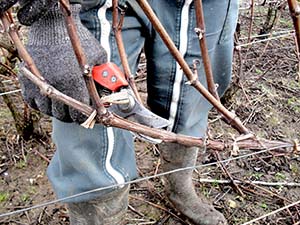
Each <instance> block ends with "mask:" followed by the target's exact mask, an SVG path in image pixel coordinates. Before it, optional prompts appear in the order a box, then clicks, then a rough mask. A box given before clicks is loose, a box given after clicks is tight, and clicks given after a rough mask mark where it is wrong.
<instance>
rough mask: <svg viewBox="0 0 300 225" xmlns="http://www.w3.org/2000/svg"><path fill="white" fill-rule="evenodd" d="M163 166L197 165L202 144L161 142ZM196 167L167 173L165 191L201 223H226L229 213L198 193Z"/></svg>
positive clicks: (179, 207) (174, 203)
mask: <svg viewBox="0 0 300 225" xmlns="http://www.w3.org/2000/svg"><path fill="white" fill-rule="evenodd" d="M159 150H160V154H161V167H162V170H163V171H164V172H167V171H170V170H174V169H178V168H183V167H190V166H195V164H196V161H197V154H198V148H196V147H185V146H183V145H180V144H176V143H162V144H160V145H159ZM192 174H193V170H184V171H180V172H176V173H172V174H169V175H165V176H164V177H163V183H164V186H165V193H166V195H167V197H168V198H169V200H170V201H171V203H172V204H173V205H174V207H175V208H176V209H177V210H178V211H179V212H180V213H182V214H183V215H185V216H186V217H188V218H189V219H190V220H191V221H192V222H194V223H195V224H199V225H225V224H227V222H226V219H225V217H224V216H223V215H222V214H221V213H220V212H218V211H217V210H216V209H215V208H214V207H213V206H212V205H211V204H207V203H205V202H204V201H205V198H204V197H202V196H198V195H197V194H196V191H195V189H194V185H193V181H192Z"/></svg>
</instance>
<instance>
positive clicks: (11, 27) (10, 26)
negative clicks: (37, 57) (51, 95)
mask: <svg viewBox="0 0 300 225" xmlns="http://www.w3.org/2000/svg"><path fill="white" fill-rule="evenodd" d="M0 17H1V20H2V24H3V26H4V30H5V31H6V32H8V34H9V35H10V37H11V39H12V40H13V42H14V44H15V46H16V48H17V50H18V54H19V56H20V57H21V58H22V59H23V60H24V61H25V62H26V65H27V67H28V68H29V69H30V71H31V72H32V73H33V74H35V75H36V76H38V77H39V78H40V79H41V80H44V78H43V77H42V75H41V74H40V72H39V70H38V69H37V67H36V65H35V64H34V62H33V59H32V58H31V56H30V55H29V53H28V52H27V51H26V49H25V47H24V45H23V43H22V41H21V40H20V38H19V35H18V32H17V27H16V25H15V24H14V23H13V21H11V20H10V16H9V13H5V14H2V15H1V16H0Z"/></svg>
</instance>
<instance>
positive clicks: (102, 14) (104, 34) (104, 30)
mask: <svg viewBox="0 0 300 225" xmlns="http://www.w3.org/2000/svg"><path fill="white" fill-rule="evenodd" d="M110 7H112V0H107V1H106V3H105V4H104V5H103V6H102V7H101V8H100V9H99V10H98V18H99V21H100V24H101V37H100V43H101V45H102V46H103V48H104V49H105V50H106V52H107V61H110V60H111V49H110V43H109V35H110V32H111V24H110V22H109V21H108V20H107V18H106V11H107V9H108V8H110ZM107 143H108V144H107V155H106V159H105V168H106V171H107V172H108V173H109V174H110V175H111V176H112V177H113V178H114V179H115V181H116V182H117V183H118V184H123V183H124V182H125V178H124V176H123V175H122V174H121V173H120V172H119V171H117V170H116V169H115V168H113V166H112V164H111V158H112V155H113V151H114V145H115V135H114V131H113V128H112V127H107Z"/></svg>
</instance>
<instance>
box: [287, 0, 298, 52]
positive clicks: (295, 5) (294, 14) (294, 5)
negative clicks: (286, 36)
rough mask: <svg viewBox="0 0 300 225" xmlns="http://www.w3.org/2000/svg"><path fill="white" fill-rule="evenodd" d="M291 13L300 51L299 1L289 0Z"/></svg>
mask: <svg viewBox="0 0 300 225" xmlns="http://www.w3.org/2000/svg"><path fill="white" fill-rule="evenodd" d="M287 2H288V5H289V9H290V14H291V17H292V19H293V23H294V28H295V31H296V39H297V46H298V52H300V17H299V16H300V7H299V3H298V1H296V0H287Z"/></svg>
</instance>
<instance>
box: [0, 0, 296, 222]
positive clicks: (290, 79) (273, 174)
mask: <svg viewBox="0 0 300 225" xmlns="http://www.w3.org/2000/svg"><path fill="white" fill-rule="evenodd" d="M261 2H264V1H261ZM267 2H271V3H270V4H267V3H266V4H265V5H257V6H255V13H254V15H255V16H254V19H253V28H252V32H251V34H252V37H251V40H250V42H251V44H247V43H248V34H249V27H250V24H251V19H250V18H251V14H250V9H249V8H247V7H248V5H247V4H246V3H247V2H246V1H244V2H243V4H241V11H240V17H239V25H240V26H239V29H238V32H237V35H236V37H237V39H236V42H237V43H236V44H237V45H238V46H239V47H236V49H235V58H234V63H233V72H234V73H233V79H232V85H231V87H230V89H229V90H228V91H227V93H226V97H225V98H223V99H222V101H223V103H224V104H225V106H226V107H227V108H228V109H230V110H232V111H234V112H235V113H236V114H237V115H238V116H239V117H240V119H241V120H242V122H243V123H244V124H245V125H246V126H247V127H248V128H249V129H250V130H251V131H252V132H254V133H255V134H256V135H257V136H258V137H260V138H268V139H271V140H283V141H295V140H296V139H300V116H299V114H300V73H299V59H298V58H297V51H296V46H295V41H294V40H295V39H294V36H293V24H292V20H291V19H290V17H289V13H288V8H287V7H286V4H284V3H283V2H284V1H277V2H276V1H267ZM281 3H283V5H281ZM270 5H271V8H274V9H278V10H275V11H270V10H269V13H270V12H271V13H270V15H271V17H270V18H271V22H268V20H267V14H268V9H269V8H270ZM275 12H276V13H275ZM274 17H275V22H274V24H273V26H270V24H271V23H272V18H274ZM268 25H269V26H268ZM263 27H264V29H262V28H263ZM270 27H272V28H271V29H270ZM269 32H271V34H272V35H270V33H269ZM264 33H266V35H265V36H262V35H263V34H264ZM137 84H138V86H139V89H140V92H141V93H142V96H144V97H145V96H146V91H145V62H144V61H143V62H141V64H140V71H139V73H138V76H137ZM12 86H13V87H15V86H14V85H11V87H12ZM13 95H15V97H16V99H17V97H18V96H19V93H17V94H13ZM0 123H1V127H0V213H6V212H12V211H15V210H18V209H23V208H26V207H30V206H34V205H37V204H41V203H44V202H48V201H51V200H53V199H55V196H54V195H53V192H52V189H51V186H50V184H49V182H48V180H47V177H46V175H45V170H46V167H47V164H48V161H49V160H50V159H51V157H52V155H53V152H54V146H53V144H52V143H51V141H47V140H31V141H27V142H25V141H24V140H22V138H21V137H20V136H18V135H17V133H16V130H15V128H14V122H13V119H12V117H11V114H10V112H9V110H8V109H7V107H6V106H5V104H4V103H3V102H1V108H0ZM43 128H44V130H45V131H46V132H47V134H48V135H50V133H51V128H50V123H49V118H47V117H45V118H44V119H43ZM208 136H209V137H210V138H213V139H218V140H223V141H227V140H232V139H234V138H236V137H238V133H237V132H236V131H235V130H234V129H232V128H230V127H229V126H228V125H227V124H226V123H224V122H223V120H222V117H221V116H220V115H219V114H218V113H217V112H216V111H215V110H212V112H211V114H210V118H209V130H208ZM287 150H290V149H286V151H268V152H265V153H261V154H257V155H254V156H248V157H245V158H243V159H239V160H234V161H230V162H226V163H224V167H225V168H226V169H227V171H228V173H229V174H230V176H228V174H227V173H225V172H224V171H223V170H222V168H221V167H220V164H216V165H212V166H208V165H206V164H208V163H212V162H216V161H217V156H216V154H215V152H214V151H212V150H209V149H208V150H206V151H204V150H203V151H201V153H200V154H199V158H198V164H199V165H200V164H201V163H203V166H202V167H200V168H198V169H197V170H195V173H194V182H195V186H196V190H197V192H198V193H199V194H201V195H203V196H205V197H207V198H208V199H209V200H210V201H211V202H212V203H213V204H214V206H215V207H216V208H217V209H218V210H220V211H221V212H222V213H223V214H224V215H225V217H226V218H227V220H228V221H229V224H243V223H245V222H247V221H250V220H252V219H255V218H258V217H260V216H262V215H265V214H267V213H270V214H271V215H270V216H268V217H265V218H264V219H260V220H258V221H257V222H255V223H253V224H282V225H284V224H300V222H299V221H300V206H299V205H295V206H292V207H289V208H288V209H285V210H282V211H280V212H278V213H271V212H273V211H274V210H276V209H280V208H282V207H284V206H286V205H289V204H292V203H295V202H297V201H299V200H300V157H299V154H298V152H293V153H286V152H287ZM249 153H253V151H250V150H241V151H239V152H238V153H237V154H239V155H245V154H249ZM233 154H236V152H233V151H232V149H229V150H227V151H226V152H224V153H221V154H220V157H221V158H222V159H227V158H229V157H230V156H232V155H233ZM136 157H137V162H138V170H139V173H140V175H141V176H149V175H154V174H157V173H159V172H160V168H159V165H160V160H159V151H158V150H157V148H156V146H155V145H153V144H149V143H145V142H143V141H139V140H136ZM230 177H232V178H233V179H235V180H238V181H240V183H238V184H237V186H238V187H236V186H235V185H232V183H222V182H221V181H222V180H225V181H230ZM203 179H206V180H203ZM200 181H201V182H200ZM209 181H210V182H209ZM249 181H261V182H263V184H250V183H249ZM278 182H281V185H278ZM283 182H285V183H286V184H285V185H284V184H283ZM68 223H69V222H68V215H67V210H66V208H65V206H64V205H63V204H53V205H50V206H46V207H40V208H37V209H34V210H30V211H27V212H25V213H20V214H16V215H13V216H10V217H1V218H0V224H68ZM126 224H191V223H190V222H189V221H188V220H187V219H186V218H185V217H184V216H182V215H180V214H179V213H177V212H176V211H175V210H174V209H173V208H172V205H171V204H170V203H169V202H168V200H167V199H166V198H165V197H164V192H163V184H162V183H161V180H160V178H155V179H151V180H148V181H147V182H139V183H136V184H134V185H132V187H131V190H130V207H129V209H128V213H127V216H126Z"/></svg>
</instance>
